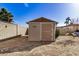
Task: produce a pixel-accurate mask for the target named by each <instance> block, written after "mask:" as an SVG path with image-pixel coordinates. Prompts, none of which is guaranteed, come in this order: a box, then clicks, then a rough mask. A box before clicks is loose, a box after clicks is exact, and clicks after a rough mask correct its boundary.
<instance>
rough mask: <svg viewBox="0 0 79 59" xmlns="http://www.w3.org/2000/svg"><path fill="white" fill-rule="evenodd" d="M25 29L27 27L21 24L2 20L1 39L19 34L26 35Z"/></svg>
mask: <svg viewBox="0 0 79 59" xmlns="http://www.w3.org/2000/svg"><path fill="white" fill-rule="evenodd" d="M25 30H26V28H24V27H22V26H20V25H17V24H10V23H6V22H1V21H0V39H4V38H9V37H13V36H16V35H19V34H22V35H24V34H25Z"/></svg>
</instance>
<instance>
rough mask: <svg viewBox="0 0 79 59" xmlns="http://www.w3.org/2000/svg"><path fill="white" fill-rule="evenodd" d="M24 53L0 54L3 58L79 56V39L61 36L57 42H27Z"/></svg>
mask: <svg viewBox="0 0 79 59" xmlns="http://www.w3.org/2000/svg"><path fill="white" fill-rule="evenodd" d="M25 43H26V45H25V46H24V47H26V48H23V51H19V50H18V51H14V52H11V53H4V54H0V55H1V56H79V37H72V36H59V37H58V38H57V40H56V42H52V43H50V44H42V43H41V42H27V41H26V42H25Z"/></svg>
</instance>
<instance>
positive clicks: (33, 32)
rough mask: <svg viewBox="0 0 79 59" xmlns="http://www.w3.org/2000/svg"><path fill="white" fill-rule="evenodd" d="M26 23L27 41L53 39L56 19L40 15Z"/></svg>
mask: <svg viewBox="0 0 79 59" xmlns="http://www.w3.org/2000/svg"><path fill="white" fill-rule="evenodd" d="M27 24H29V28H28V40H29V41H55V31H56V25H57V22H56V21H53V20H50V19H47V18H44V17H40V18H37V19H34V20H32V21H29V22H27Z"/></svg>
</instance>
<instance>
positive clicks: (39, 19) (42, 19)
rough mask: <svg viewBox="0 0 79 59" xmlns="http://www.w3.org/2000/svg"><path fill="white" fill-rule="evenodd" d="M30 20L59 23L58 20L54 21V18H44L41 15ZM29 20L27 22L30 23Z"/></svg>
mask: <svg viewBox="0 0 79 59" xmlns="http://www.w3.org/2000/svg"><path fill="white" fill-rule="evenodd" d="M29 22H55V23H58V22H56V21H53V20H50V19H47V18H44V17H40V18H37V19H34V20H31V21H29ZM29 22H27V24H28V23H29Z"/></svg>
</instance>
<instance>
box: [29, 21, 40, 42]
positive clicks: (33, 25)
mask: <svg viewBox="0 0 79 59" xmlns="http://www.w3.org/2000/svg"><path fill="white" fill-rule="evenodd" d="M29 41H40V22H30V23H29Z"/></svg>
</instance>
